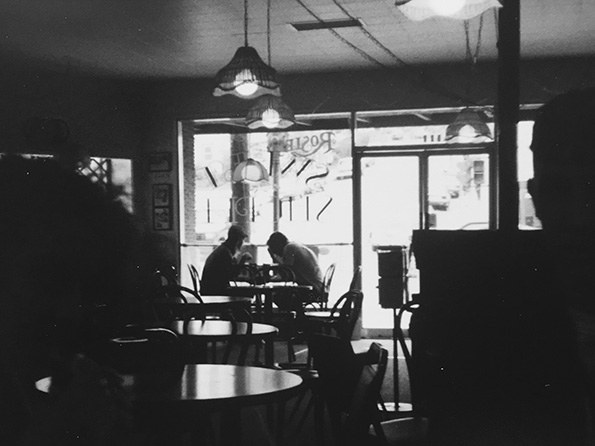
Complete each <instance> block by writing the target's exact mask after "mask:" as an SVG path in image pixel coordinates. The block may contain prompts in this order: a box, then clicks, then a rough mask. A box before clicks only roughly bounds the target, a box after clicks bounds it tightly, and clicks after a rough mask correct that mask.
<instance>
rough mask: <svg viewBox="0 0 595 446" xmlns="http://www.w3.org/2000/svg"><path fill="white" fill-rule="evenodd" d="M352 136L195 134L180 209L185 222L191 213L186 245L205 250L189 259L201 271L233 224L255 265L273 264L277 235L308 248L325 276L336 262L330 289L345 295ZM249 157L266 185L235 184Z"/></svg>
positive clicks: (322, 132)
mask: <svg viewBox="0 0 595 446" xmlns="http://www.w3.org/2000/svg"><path fill="white" fill-rule="evenodd" d="M350 135H351V134H350V131H349V130H347V129H333V130H328V129H327V130H308V131H295V132H275V133H249V134H237V133H236V134H200V135H195V139H194V168H195V171H196V180H195V187H194V191H195V193H194V203H193V204H192V203H190V205H189V203H186V206H185V207H186V211H187V212H186V213H187V214H188V215H193V214H192V213H191V212H188V209H190V208H192V209H193V210H194V222H191V223H190V224H191V225H192V227H193V228H194V230H195V231H196V238H194V237H191V238H192V239H193V240H197V242H196V244H197V245H199V247H201V246H204V247H206V251H205V249H196V248H192V249H188V251H189V252H190V251H192V252H193V254H192V255H191V254H187V255H188V256H189V257H188V258H190V257H192V259H193V263H194V265H195V266H196V267H197V268H198V269H199V270H201V269H202V265H203V263H204V258H205V257H206V255H208V252H210V250H211V249H212V248H213V247H215V246H216V245H218V244H219V243H221V242H222V241H223V240H224V239H225V237H226V233H227V230H228V228H229V226H230V225H231V224H232V222H236V223H241V224H242V225H243V226H244V227H245V228H246V229H247V230H248V233H249V234H250V239H249V244H250V245H252V246H251V247H250V249H251V253H252V254H253V258H254V261H255V262H257V263H270V262H271V261H272V259H271V258H270V256H269V254H268V252H267V250H266V248H265V244H266V241H267V239H268V237H269V235H270V234H271V233H272V232H273V231H274V230H275V228H278V230H279V231H282V232H283V233H285V234H286V235H287V237H288V238H289V239H290V240H295V241H297V242H300V243H303V244H306V245H308V246H310V247H311V248H313V250H314V251H315V252H317V253H318V255H319V262H320V266H321V268H322V270H323V271H324V270H326V268H327V267H328V266H329V265H330V264H331V263H336V264H337V268H336V271H335V276H334V279H333V282H334V283H337V284H338V285H337V287H338V288H337V293H341V292H345V291H346V290H347V287H348V284H349V282H350V280H351V275H352V272H353V248H352V243H353V235H352V232H353V229H352V228H353V223H352V222H353V211H352V202H353V200H352V180H351V170H352V165H351V163H352V161H351V157H350V154H351V136H350ZM248 158H251V159H253V160H256V161H258V162H259V163H260V164H261V165H262V166H263V167H264V169H265V170H266V171H267V172H268V173H269V178H268V179H267V180H262V181H258V182H252V181H246V182H244V183H241V182H240V183H238V182H234V181H233V178H232V177H233V174H232V169H233V166H236V165H237V164H239V163H240V162H242V161H244V160H246V159H248ZM275 198H277V199H278V200H279V201H278V203H279V211H278V215H277V217H276V214H275ZM276 218H277V221H275V220H276ZM186 224H189V222H186ZM184 255H186V254H184ZM339 284H342V285H343V289H341V287H340V286H339ZM333 294H335V293H333V287H331V298H330V300H331V301H332V300H333V299H334V298H335V297H338V296H336V295H333Z"/></svg>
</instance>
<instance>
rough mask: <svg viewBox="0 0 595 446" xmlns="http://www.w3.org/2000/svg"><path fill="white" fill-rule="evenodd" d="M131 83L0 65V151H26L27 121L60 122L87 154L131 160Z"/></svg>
mask: <svg viewBox="0 0 595 446" xmlns="http://www.w3.org/2000/svg"><path fill="white" fill-rule="evenodd" d="M133 94H134V89H133V84H132V83H130V82H125V81H114V80H110V79H103V78H94V77H90V76H86V75H84V74H82V73H76V72H75V70H73V69H71V68H63V69H46V70H44V69H40V68H34V67H30V66H27V65H23V64H15V63H9V64H5V65H4V64H3V69H2V73H1V74H0V98H1V100H0V104H1V107H0V144H1V148H0V151H2V152H21V153H22V152H29V151H31V150H32V147H31V146H30V145H29V144H28V143H27V142H26V140H25V138H24V136H23V124H24V123H25V121H26V120H27V119H28V118H32V117H45V118H61V119H63V120H64V121H66V122H67V124H68V126H69V129H70V137H69V140H71V141H75V142H77V143H79V144H81V145H82V146H83V147H84V148H85V149H86V151H87V152H88V153H89V154H90V155H94V156H105V157H125V158H134V157H135V154H136V152H137V150H138V146H139V122H138V116H139V114H138V108H137V105H136V101H135V100H134V99H133V98H134V96H133Z"/></svg>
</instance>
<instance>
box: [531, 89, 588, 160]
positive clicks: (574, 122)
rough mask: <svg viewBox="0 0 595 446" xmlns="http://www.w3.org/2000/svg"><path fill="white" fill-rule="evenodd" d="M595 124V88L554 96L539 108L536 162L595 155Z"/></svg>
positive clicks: (533, 144) (533, 145)
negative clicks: (594, 134) (594, 131)
mask: <svg viewBox="0 0 595 446" xmlns="http://www.w3.org/2000/svg"><path fill="white" fill-rule="evenodd" d="M594 128H595V88H587V89H583V90H574V91H570V92H567V93H564V94H561V95H559V96H557V97H555V98H554V99H552V100H551V101H549V102H548V103H547V104H545V105H544V106H542V107H541V108H540V109H539V110H538V112H537V117H536V119H535V123H534V126H533V140H532V142H531V150H532V151H533V155H534V164H536V165H538V164H540V163H541V162H543V161H552V162H553V161H556V162H572V163H581V159H583V158H584V157H585V156H593V155H595V138H593V136H592V133H591V132H592V131H593V129H594ZM535 161H537V162H535Z"/></svg>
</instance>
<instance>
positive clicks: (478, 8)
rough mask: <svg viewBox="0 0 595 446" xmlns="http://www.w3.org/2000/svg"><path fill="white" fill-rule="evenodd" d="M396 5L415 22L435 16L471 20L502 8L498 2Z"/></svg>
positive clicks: (414, 0) (418, 0)
mask: <svg viewBox="0 0 595 446" xmlns="http://www.w3.org/2000/svg"><path fill="white" fill-rule="evenodd" d="M395 4H396V5H397V6H398V7H399V10H400V11H401V12H402V13H403V14H405V16H407V18H409V19H410V20H414V21H420V20H425V19H428V18H430V17H435V16H441V17H450V18H453V19H458V20H469V19H472V18H473V17H476V16H478V15H481V14H483V13H484V12H485V11H487V10H488V9H491V8H500V7H502V3H501V2H500V1H498V0H410V1H407V2H403V1H399V0H397V1H396V3H395Z"/></svg>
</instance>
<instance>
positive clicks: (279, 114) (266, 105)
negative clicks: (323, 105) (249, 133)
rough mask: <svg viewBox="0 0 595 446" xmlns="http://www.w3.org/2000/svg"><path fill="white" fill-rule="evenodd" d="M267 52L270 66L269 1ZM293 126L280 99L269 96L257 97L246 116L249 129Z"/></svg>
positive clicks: (268, 12) (292, 115)
mask: <svg viewBox="0 0 595 446" xmlns="http://www.w3.org/2000/svg"><path fill="white" fill-rule="evenodd" d="M267 51H268V59H269V65H271V0H267ZM293 124H295V116H294V114H293V111H292V110H291V108H289V106H288V105H287V104H286V103H285V102H283V100H282V99H281V98H280V97H277V96H273V95H270V94H267V95H264V96H261V97H259V98H258V99H257V100H256V102H255V103H254V105H253V106H252V107H250V110H248V114H247V115H246V125H247V126H248V127H249V128H251V129H257V128H259V127H266V128H268V129H286V128H287V127H290V126H292V125H293Z"/></svg>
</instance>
